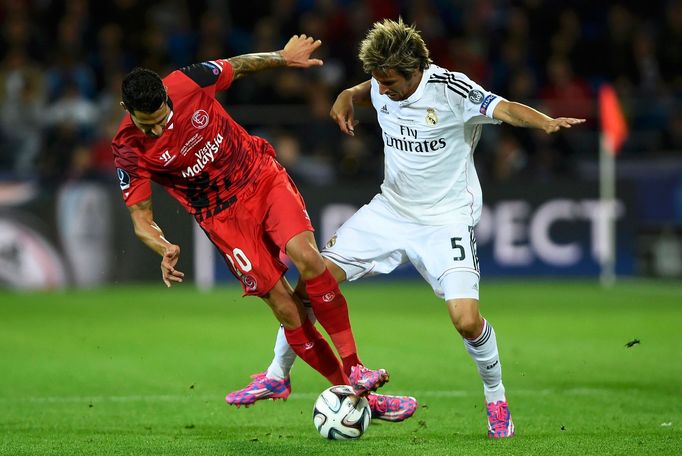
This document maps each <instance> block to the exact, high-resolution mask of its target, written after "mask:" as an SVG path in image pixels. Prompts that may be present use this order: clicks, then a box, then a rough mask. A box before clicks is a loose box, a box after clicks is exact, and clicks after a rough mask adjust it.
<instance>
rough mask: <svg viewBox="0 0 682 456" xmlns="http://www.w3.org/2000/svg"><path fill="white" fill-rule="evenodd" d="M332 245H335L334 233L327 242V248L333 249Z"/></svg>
mask: <svg viewBox="0 0 682 456" xmlns="http://www.w3.org/2000/svg"><path fill="white" fill-rule="evenodd" d="M334 244H336V233H335V234H334V236H332V238H331V239H330V240H329V242H327V248H328V249H331V248H332V247H334Z"/></svg>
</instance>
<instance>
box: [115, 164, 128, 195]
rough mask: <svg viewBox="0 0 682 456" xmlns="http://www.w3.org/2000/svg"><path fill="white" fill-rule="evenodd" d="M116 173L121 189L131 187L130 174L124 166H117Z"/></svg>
mask: <svg viewBox="0 0 682 456" xmlns="http://www.w3.org/2000/svg"><path fill="white" fill-rule="evenodd" d="M116 175H117V176H118V185H119V186H120V187H121V190H128V189H129V188H130V174H128V172H127V171H126V170H125V169H123V168H116Z"/></svg>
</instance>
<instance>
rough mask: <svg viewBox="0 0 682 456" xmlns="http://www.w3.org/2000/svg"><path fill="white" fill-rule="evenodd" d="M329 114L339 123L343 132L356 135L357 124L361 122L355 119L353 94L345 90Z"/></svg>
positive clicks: (337, 98)
mask: <svg viewBox="0 0 682 456" xmlns="http://www.w3.org/2000/svg"><path fill="white" fill-rule="evenodd" d="M329 116H330V117H331V118H332V119H333V120H334V122H336V123H337V124H338V125H339V128H340V129H341V131H342V132H344V133H345V134H347V135H350V136H355V126H356V125H357V124H358V123H359V122H358V121H357V120H355V110H354V109H353V96H352V95H351V93H350V92H349V91H347V90H344V91H343V92H341V93H340V94H339V96H338V97H336V101H334V105H333V106H332V109H331V111H329Z"/></svg>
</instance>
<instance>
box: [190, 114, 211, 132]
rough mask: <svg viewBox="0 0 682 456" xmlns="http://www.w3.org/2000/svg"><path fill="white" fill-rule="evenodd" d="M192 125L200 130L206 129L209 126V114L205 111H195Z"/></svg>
mask: <svg viewBox="0 0 682 456" xmlns="http://www.w3.org/2000/svg"><path fill="white" fill-rule="evenodd" d="M192 125H194V128H197V129H199V130H201V129H202V128H206V125H208V113H207V112H206V111H204V110H203V109H200V110H198V111H194V114H192Z"/></svg>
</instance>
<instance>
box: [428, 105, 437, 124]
mask: <svg viewBox="0 0 682 456" xmlns="http://www.w3.org/2000/svg"><path fill="white" fill-rule="evenodd" d="M426 123H427V124H429V125H436V124H437V123H438V116H437V115H436V110H435V109H433V108H426Z"/></svg>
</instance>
